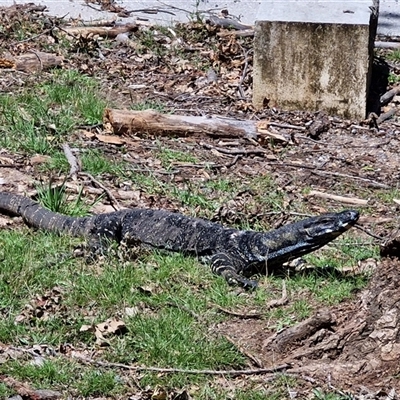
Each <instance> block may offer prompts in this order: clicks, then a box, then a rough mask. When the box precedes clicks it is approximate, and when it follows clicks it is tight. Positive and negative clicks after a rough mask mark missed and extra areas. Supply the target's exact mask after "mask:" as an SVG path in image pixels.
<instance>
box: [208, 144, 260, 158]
mask: <svg viewBox="0 0 400 400" xmlns="http://www.w3.org/2000/svg"><path fill="white" fill-rule="evenodd" d="M200 145H201V146H203V147H205V148H206V149H208V150H211V149H213V150H217V151H219V152H220V153H223V154H231V155H243V156H247V155H249V154H267V153H268V152H267V151H265V150H264V149H260V150H258V149H250V150H240V149H234V150H229V149H224V148H222V147H216V146H211V145H210V144H208V143H203V142H201V143H200Z"/></svg>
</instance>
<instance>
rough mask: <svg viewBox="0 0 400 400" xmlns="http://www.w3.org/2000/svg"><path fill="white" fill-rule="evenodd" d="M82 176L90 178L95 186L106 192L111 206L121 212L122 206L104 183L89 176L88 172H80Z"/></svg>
mask: <svg viewBox="0 0 400 400" xmlns="http://www.w3.org/2000/svg"><path fill="white" fill-rule="evenodd" d="M79 175H80V176H86V177H87V178H89V179H90V180H91V181H92V182H93V183H94V184H95V185H97V186H98V187H99V188H101V189H103V190H104V191H105V192H106V195H107V197H108V199H109V200H110V202H111V205H112V206H113V207H114V208H115V209H116V210H120V209H121V206H120V205H119V203H118V200H117V199H116V198H115V197H114V195H113V194H112V193H111V191H110V190H109V189H107V188H106V187H105V186H104V185H103V184H102V183H100V182H99V181H98V180H97V179H95V178H94V177H93V176H92V175H90V174H88V173H87V172H79Z"/></svg>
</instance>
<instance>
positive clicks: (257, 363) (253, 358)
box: [224, 335, 265, 368]
mask: <svg viewBox="0 0 400 400" xmlns="http://www.w3.org/2000/svg"><path fill="white" fill-rule="evenodd" d="M224 338H225V339H226V340H227V341H228V342H229V343H232V344H233V345H234V346H235V347H236V348H237V349H238V350H239V352H240V353H242V354H243V355H244V356H245V357H247V358H248V359H250V361H251V362H252V363H253V364H254V365H255V366H256V367H257V368H265V367H264V364H263V362H262V361H261V360H260V359H258V358H257V357H256V356H254V355H253V354H251V353H249V352H248V351H247V350H246V349H245V348H244V347H243V346H241V345H240V344H239V343H236V342H235V341H234V340H233V339H232V338H231V337H229V336H226V335H224Z"/></svg>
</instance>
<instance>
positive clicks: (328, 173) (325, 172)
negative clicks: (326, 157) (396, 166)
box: [267, 161, 390, 189]
mask: <svg viewBox="0 0 400 400" xmlns="http://www.w3.org/2000/svg"><path fill="white" fill-rule="evenodd" d="M267 163H268V164H269V165H278V166H285V167H291V168H304V169H311V170H312V171H311V173H313V174H315V175H322V176H324V175H328V176H339V177H342V178H350V179H356V180H360V181H363V182H368V183H371V184H373V185H375V186H376V187H379V188H382V189H390V186H388V185H385V184H384V183H380V182H377V181H374V180H372V179H368V178H363V177H361V176H356V175H348V174H341V173H340V172H331V171H322V170H317V169H315V168H316V167H314V166H312V165H305V164H293V163H280V162H275V161H270V162H267Z"/></svg>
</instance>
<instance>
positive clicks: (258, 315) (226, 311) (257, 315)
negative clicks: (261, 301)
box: [213, 304, 262, 319]
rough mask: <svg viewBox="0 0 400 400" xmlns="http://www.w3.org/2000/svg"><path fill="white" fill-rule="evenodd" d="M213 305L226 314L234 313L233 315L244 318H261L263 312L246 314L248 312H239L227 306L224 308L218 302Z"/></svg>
mask: <svg viewBox="0 0 400 400" xmlns="http://www.w3.org/2000/svg"><path fill="white" fill-rule="evenodd" d="M213 306H214V307H215V308H216V309H217V310H218V311H222V312H223V313H225V314H228V315H232V316H233V317H238V318H242V319H248V318H261V317H262V314H261V313H251V314H246V313H239V312H236V311H231V310H228V309H227V308H223V307H221V306H219V305H217V304H213Z"/></svg>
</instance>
